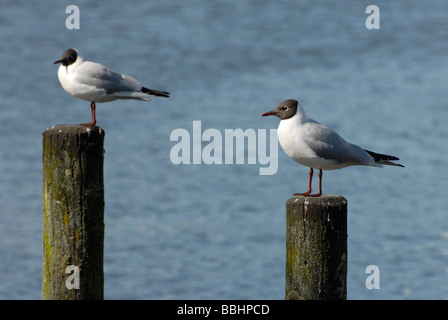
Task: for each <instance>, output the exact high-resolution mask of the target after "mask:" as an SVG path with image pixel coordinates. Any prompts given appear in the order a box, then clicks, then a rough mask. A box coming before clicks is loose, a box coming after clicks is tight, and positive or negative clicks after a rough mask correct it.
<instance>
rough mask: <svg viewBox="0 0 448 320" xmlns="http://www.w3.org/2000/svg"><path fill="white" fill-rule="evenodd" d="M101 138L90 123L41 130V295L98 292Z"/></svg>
mask: <svg viewBox="0 0 448 320" xmlns="http://www.w3.org/2000/svg"><path fill="white" fill-rule="evenodd" d="M103 144H104V130H103V129H101V128H99V127H96V126H79V125H57V126H53V127H51V128H49V129H47V130H46V131H45V132H44V133H43V155H42V161H43V186H42V193H43V195H42V199H43V281H42V298H43V299H50V300H86V299H103V298H104V295H103V292H104V290H103V287H104V274H103V249H104V186H103V152H104V151H103Z"/></svg>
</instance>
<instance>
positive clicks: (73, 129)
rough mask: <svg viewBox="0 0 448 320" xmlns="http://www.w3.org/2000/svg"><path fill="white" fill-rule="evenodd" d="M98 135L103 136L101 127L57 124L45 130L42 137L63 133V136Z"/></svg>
mask: <svg viewBox="0 0 448 320" xmlns="http://www.w3.org/2000/svg"><path fill="white" fill-rule="evenodd" d="M93 132H95V133H98V134H100V135H104V133H105V132H104V130H103V128H101V127H98V126H83V125H79V124H57V125H54V126H51V127H49V128H47V129H46V130H45V132H44V133H43V134H44V135H46V134H50V135H51V134H60V133H64V134H75V135H78V134H84V133H87V134H89V133H93Z"/></svg>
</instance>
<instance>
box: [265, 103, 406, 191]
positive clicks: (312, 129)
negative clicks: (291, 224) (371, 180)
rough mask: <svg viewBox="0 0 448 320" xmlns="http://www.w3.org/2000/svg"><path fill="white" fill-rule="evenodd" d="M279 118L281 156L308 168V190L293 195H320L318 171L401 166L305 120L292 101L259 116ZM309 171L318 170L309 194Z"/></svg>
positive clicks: (394, 158) (312, 121)
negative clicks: (314, 187)
mask: <svg viewBox="0 0 448 320" xmlns="http://www.w3.org/2000/svg"><path fill="white" fill-rule="evenodd" d="M262 116H263V117H265V116H277V117H279V118H280V120H281V121H280V125H279V126H278V132H277V134H278V141H279V142H280V145H281V146H282V148H283V150H284V151H285V153H286V154H287V155H288V156H289V157H290V158H291V159H293V160H294V161H296V162H298V163H300V164H302V165H304V166H307V167H309V168H310V178H309V184H308V191H307V192H304V193H295V194H294V195H304V196H320V195H321V194H322V170H334V169H341V168H344V167H348V166H353V165H361V166H372V167H382V165H383V164H384V165H390V166H398V167H404V166H403V165H401V164H398V163H394V162H392V161H394V160H399V159H398V158H397V157H394V156H388V155H385V154H379V153H375V152H372V151H368V150H365V149H363V148H361V147H359V146H357V145H354V144H351V143H349V142H347V141H345V140H344V139H343V138H342V137H341V136H340V135H339V134H337V133H336V132H334V131H333V130H331V129H329V128H327V127H325V126H323V125H321V124H320V123H318V122H317V121H314V120H313V119H310V118H308V117H307V115H306V113H305V110H303V108H302V106H301V105H300V104H299V103H298V102H297V101H296V100H293V99H289V100H285V101H283V102H282V103H280V104H279V105H278V107H277V108H275V109H274V110H273V111H269V112H266V113H263V114H262ZM313 168H314V169H319V193H316V194H311V182H312V179H313Z"/></svg>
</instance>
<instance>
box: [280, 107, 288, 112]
mask: <svg viewBox="0 0 448 320" xmlns="http://www.w3.org/2000/svg"><path fill="white" fill-rule="evenodd" d="M280 109H282V110H283V111H286V110H288V107H287V106H283V107H281V108H280Z"/></svg>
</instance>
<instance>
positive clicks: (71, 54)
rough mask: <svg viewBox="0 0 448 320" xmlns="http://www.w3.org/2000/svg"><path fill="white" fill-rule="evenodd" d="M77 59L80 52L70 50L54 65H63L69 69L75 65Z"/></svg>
mask: <svg viewBox="0 0 448 320" xmlns="http://www.w3.org/2000/svg"><path fill="white" fill-rule="evenodd" d="M77 58H78V52H77V51H76V50H75V49H68V50H67V51H65V52H64V53H63V54H62V56H61V59H59V60H57V61H55V62H54V63H53V64H56V63H62V65H63V66H65V67H67V66H69V65H71V64H73V63H75V61H76V59H77Z"/></svg>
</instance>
